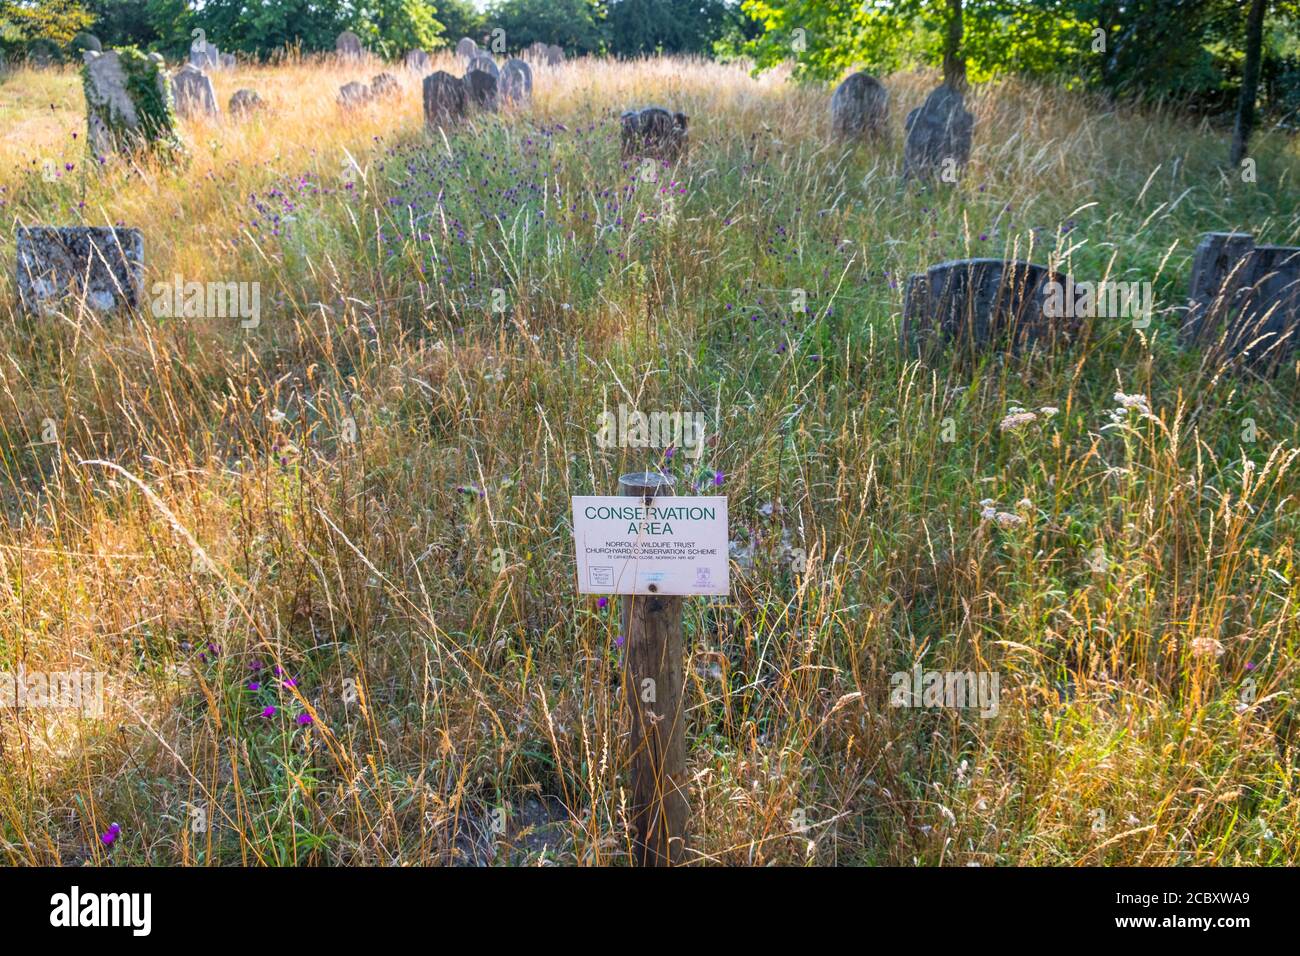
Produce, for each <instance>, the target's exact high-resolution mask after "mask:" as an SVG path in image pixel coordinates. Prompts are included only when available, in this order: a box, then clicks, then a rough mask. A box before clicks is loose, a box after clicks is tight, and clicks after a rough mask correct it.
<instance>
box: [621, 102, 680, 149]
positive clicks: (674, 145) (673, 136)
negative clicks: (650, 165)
mask: <svg viewBox="0 0 1300 956" xmlns="http://www.w3.org/2000/svg"><path fill="white" fill-rule="evenodd" d="M687 122H688V121H687V117H686V114H685V113H670V112H669V111H668V110H666V109H664V108H663V107H661V106H647V107H646V108H644V109H640V110H628V111H627V112H626V113H624V114H623V115H622V116H621V117H620V118H619V123H620V126H621V142H622V151H623V158H624V159H632V158H634V157H638V156H642V157H649V158H652V159H659V160H665V161H668V162H671V161H673V160H675V159H677V158H679V157H680V156H681V155H682V153H684V152H685V151H686V145H687Z"/></svg>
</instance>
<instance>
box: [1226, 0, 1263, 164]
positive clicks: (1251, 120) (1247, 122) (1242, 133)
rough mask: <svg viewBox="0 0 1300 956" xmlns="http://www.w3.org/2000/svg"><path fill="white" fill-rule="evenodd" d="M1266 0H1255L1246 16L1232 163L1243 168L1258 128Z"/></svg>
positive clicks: (1233, 132)
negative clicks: (1256, 127) (1256, 105)
mask: <svg viewBox="0 0 1300 956" xmlns="http://www.w3.org/2000/svg"><path fill="white" fill-rule="evenodd" d="M1264 7H1265V3H1264V0H1251V4H1250V12H1249V13H1247V14H1246V65H1245V66H1244V67H1243V69H1242V73H1241V99H1240V101H1239V102H1238V103H1237V122H1236V125H1235V127H1234V128H1233V131H1232V152H1231V154H1230V158H1231V162H1232V164H1233V165H1234V166H1240V165H1241V161H1242V160H1243V159H1245V158H1246V147H1247V145H1248V144H1249V143H1250V134H1251V131H1252V129H1253V128H1254V126H1255V98H1256V97H1257V96H1258V95H1259V60H1260V51H1261V49H1262V48H1263V45H1264Z"/></svg>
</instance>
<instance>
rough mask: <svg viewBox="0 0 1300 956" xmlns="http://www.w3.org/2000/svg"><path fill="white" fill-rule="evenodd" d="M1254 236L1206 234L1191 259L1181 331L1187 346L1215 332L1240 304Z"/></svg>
mask: <svg viewBox="0 0 1300 956" xmlns="http://www.w3.org/2000/svg"><path fill="white" fill-rule="evenodd" d="M1254 248H1255V237H1254V236H1252V235H1251V234H1250V233H1247V232H1207V233H1206V234H1205V235H1203V236H1202V237H1201V242H1200V244H1199V245H1198V246H1197V247H1196V253H1195V254H1194V255H1193V256H1192V279H1191V287H1190V288H1189V289H1188V304H1187V313H1186V315H1185V316H1184V318H1183V325H1182V329H1181V331H1180V334H1181V337H1182V339H1183V341H1184V342H1185V343H1187V344H1194V343H1199V342H1200V341H1201V339H1202V336H1203V333H1204V332H1206V331H1207V330H1210V329H1218V328H1219V327H1220V326H1221V325H1223V323H1224V322H1225V320H1227V318H1228V317H1229V315H1231V313H1232V312H1233V310H1235V309H1236V308H1237V306H1238V305H1240V304H1241V293H1242V290H1243V289H1245V288H1246V286H1248V285H1249V284H1250V275H1249V273H1250V269H1249V268H1248V267H1247V266H1248V262H1249V259H1250V253H1251V250H1252V249H1254Z"/></svg>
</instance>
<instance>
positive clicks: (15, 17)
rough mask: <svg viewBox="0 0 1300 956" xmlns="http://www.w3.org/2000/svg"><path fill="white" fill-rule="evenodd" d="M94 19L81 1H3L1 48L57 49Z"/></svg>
mask: <svg viewBox="0 0 1300 956" xmlns="http://www.w3.org/2000/svg"><path fill="white" fill-rule="evenodd" d="M93 21H94V15H93V14H91V12H90V11H89V10H87V9H86V7H85V6H83V5H82V3H81V2H80V0H0V48H2V49H5V50H8V51H10V52H17V53H26V52H29V51H31V50H33V49H35V48H36V47H37V46H38V45H39V46H40V47H41V48H42V49H45V50H48V51H53V52H57V51H58V50H59V49H61V48H63V47H65V46H66V45H67V44H68V42H69V41H71V40H72V38H73V37H74V36H76V35H77V34H78V33H80V32H81V31H82V30H85V29H87V28H88V27H89V26H90V24H91V23H92V22H93Z"/></svg>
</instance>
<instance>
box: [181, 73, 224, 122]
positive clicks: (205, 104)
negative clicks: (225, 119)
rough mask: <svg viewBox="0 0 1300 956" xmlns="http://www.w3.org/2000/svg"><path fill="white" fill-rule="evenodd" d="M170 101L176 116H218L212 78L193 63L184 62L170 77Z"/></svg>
mask: <svg viewBox="0 0 1300 956" xmlns="http://www.w3.org/2000/svg"><path fill="white" fill-rule="evenodd" d="M172 102H173V103H174V104H175V107H176V113H177V115H178V116H184V117H186V118H193V117H196V116H220V115H221V107H219V106H218V105H217V94H216V91H215V90H214V89H213V88H212V78H211V77H209V76H208V75H207V74H206V73H204V72H203V71H202V70H200V69H199V68H198V67H197V66H195V65H194V64H193V63H186V64H185V65H184V66H183V67H181V68H180V69H179V70H177V71H176V74H175V75H174V76H173V77H172Z"/></svg>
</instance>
